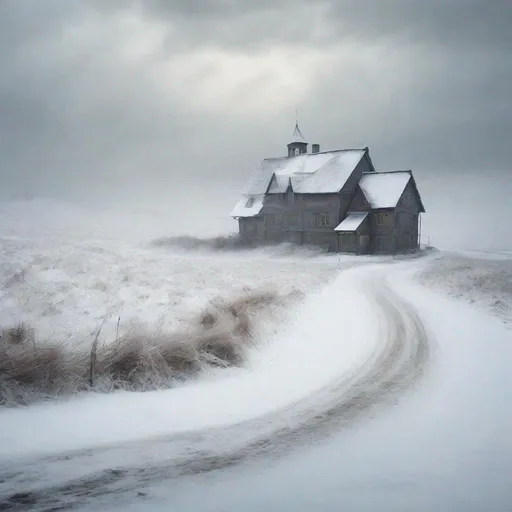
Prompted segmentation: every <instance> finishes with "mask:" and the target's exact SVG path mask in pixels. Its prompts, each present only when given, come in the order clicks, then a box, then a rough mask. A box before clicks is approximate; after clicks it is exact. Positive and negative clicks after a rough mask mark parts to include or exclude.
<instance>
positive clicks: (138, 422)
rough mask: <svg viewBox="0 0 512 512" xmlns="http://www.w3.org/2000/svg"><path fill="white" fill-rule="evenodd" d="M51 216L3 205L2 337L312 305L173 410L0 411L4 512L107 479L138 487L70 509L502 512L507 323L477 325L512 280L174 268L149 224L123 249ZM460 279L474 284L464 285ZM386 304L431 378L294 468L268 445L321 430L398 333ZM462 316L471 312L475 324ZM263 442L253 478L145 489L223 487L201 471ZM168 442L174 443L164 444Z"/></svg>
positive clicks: (406, 264) (289, 267) (173, 401)
mask: <svg viewBox="0 0 512 512" xmlns="http://www.w3.org/2000/svg"><path fill="white" fill-rule="evenodd" d="M50 206H51V205H47V206H46V207H44V206H43V205H39V207H38V206H37V205H34V204H32V205H30V207H26V208H23V205H20V204H18V205H6V204H2V205H0V243H1V245H2V253H1V256H0V279H1V284H2V292H3V295H2V298H0V300H1V301H3V302H2V303H1V304H2V305H1V307H0V311H1V313H2V315H4V319H3V321H7V320H9V319H12V318H13V317H15V316H16V317H22V318H23V319H25V320H27V321H28V322H30V323H31V324H32V325H34V327H35V328H36V330H37V331H38V332H42V333H45V335H47V334H52V335H53V337H54V338H56V339H65V338H66V336H67V337H71V338H74V337H75V338H80V339H83V338H87V336H88V335H89V333H90V332H91V331H93V330H94V329H95V328H96V327H97V322H98V320H99V319H103V318H104V317H105V315H107V316H108V315H111V316H112V318H117V316H118V315H119V316H122V318H123V319H124V318H126V319H127V320H126V321H127V322H128V319H129V318H131V319H134V320H138V321H142V322H144V323H147V324H148V325H150V326H153V327H156V326H158V325H160V324H161V323H162V322H163V325H164V328H172V326H174V325H178V324H179V323H180V322H184V321H186V318H187V316H188V315H190V314H192V313H194V312H197V310H198V309H201V308H202V307H203V306H204V304H205V303H206V302H208V300H209V299H211V298H213V297H217V296H223V297H229V296H231V295H233V294H236V293H238V292H240V291H243V290H244V289H246V288H247V287H248V288H259V287H261V286H268V285H272V286H273V287H274V288H276V289H278V290H281V291H282V293H286V292H288V291H292V290H293V289H295V288H297V287H298V289H299V291H302V292H304V293H305V297H304V298H303V299H302V300H301V301H300V303H299V304H298V306H296V307H294V308H284V309H280V310H278V311H276V313H277V314H276V315H275V317H273V319H272V320H271V321H268V322H267V321H266V320H265V321H264V320H263V319H262V321H261V325H259V326H258V330H257V339H256V343H255V345H254V347H253V348H251V351H250V355H249V359H248V361H247V365H246V366H245V367H243V368H238V369H232V370H222V371H220V372H218V373H214V374H212V375H208V376H203V377H202V378H200V379H198V380H195V381H191V382H187V383H184V384H183V385H182V386H180V387H178V388H175V389H172V390H162V391H159V392H148V393H128V392H118V393H113V394H110V395H96V394H87V395H82V396H77V397H73V398H70V399H68V400H66V401H63V402H60V403H55V402H54V403H51V404H39V405H33V406H30V407H25V408H18V409H0V424H1V425H2V429H0V504H1V503H2V501H1V500H2V499H4V497H5V496H7V495H10V494H13V493H15V492H24V491H27V490H30V489H33V488H34V489H38V488H40V489H45V490H48V489H49V490H50V492H49V495H50V498H52V499H53V498H54V497H55V499H57V498H58V494H59V492H58V491H59V489H60V488H59V485H62V486H63V489H64V502H65V503H67V502H68V501H71V500H73V499H74V496H75V494H74V491H73V487H68V486H67V485H68V484H69V482H70V481H79V479H81V478H85V477H87V476H90V475H92V476H93V477H97V476H99V477H100V478H97V480H94V485H102V483H101V482H102V478H101V477H102V476H107V477H108V476H109V475H110V474H111V473H109V472H108V471H112V474H114V473H113V471H114V470H116V469H117V468H121V469H123V468H130V467H135V468H137V469H138V470H140V471H139V473H136V474H135V476H131V477H130V479H127V480H126V481H125V480H122V481H120V482H115V481H114V482H113V483H108V481H107V482H106V483H105V487H102V488H101V489H94V487H92V488H91V489H85V490H84V489H80V492H81V495H80V497H79V498H78V502H73V503H71V505H70V506H72V507H73V508H75V509H77V510H78V509H80V510H91V511H92V510H107V511H115V510H124V511H136V510H140V511H143V510H144V511H146V510H149V511H159V510H162V511H164V510H187V511H190V512H194V511H203V512H207V511H214V510H246V511H248V512H252V511H259V510H262V509H267V510H296V511H298V512H302V511H304V512H305V511H308V510H325V511H330V510H357V511H371V510H379V511H382V512H388V511H389V512H391V511H397V510H415V511H418V512H427V511H431V510H449V511H453V512H463V511H464V512H479V511H481V510H492V511H493V512H494V511H496V512H505V511H508V510H509V509H510V502H511V501H512V490H511V488H510V481H511V480H512V438H511V437H510V432H511V431H512V415H510V403H511V401H512V374H511V372H510V366H511V364H512V336H511V331H510V329H509V328H507V326H505V325H503V322H502V319H501V318H493V317H492V316H490V315H488V314H487V313H486V311H487V307H486V304H487V301H488V297H491V296H492V295H493V294H495V295H496V296H497V297H498V298H499V299H500V300H503V299H506V298H507V297H508V295H507V293H508V292H507V289H506V288H505V285H504V282H503V279H502V278H503V276H506V275H508V274H507V272H509V270H507V269H509V261H510V260H507V259H501V260H498V259H496V260H488V261H487V260H483V259H473V258H470V257H468V256H467V255H466V256H465V257H464V258H463V257H462V256H460V255H458V256H456V257H455V256H453V255H450V254H444V253H437V254H434V255H433V256H432V257H429V258H418V259H416V260H414V259H412V260H408V259H407V258H403V259H397V260H395V261H394V262H393V261H392V260H391V259H389V258H388V259H384V258H383V259H379V258H358V257H345V256H339V255H336V256H335V257H329V256H322V257H311V255H308V256H305V255H304V254H305V253H304V254H303V253H301V252H300V251H298V252H295V253H290V254H284V253H278V252H275V251H274V252H272V251H269V250H256V251H243V252H227V253H218V252H214V251H210V252H208V251H195V252H190V251H189V252H187V251H183V250H182V251H176V250H173V249H170V248H169V247H166V246H160V247H155V246H152V245H150V244H148V241H150V240H151V239H152V238H156V237H157V236H162V232H165V231H166V229H167V228H166V224H167V222H166V219H158V218H153V223H150V222H148V223H147V224H146V223H144V226H140V230H139V228H137V229H133V226H134V225H136V224H134V223H132V222H129V221H128V220H126V219H125V221H124V222H125V223H126V225H127V229H120V228H119V225H118V223H117V218H115V217H113V219H114V220H113V221H112V219H111V221H112V225H110V227H109V226H107V222H106V220H107V217H106V216H101V219H100V218H99V217H98V216H97V215H94V214H92V213H91V212H88V211H80V210H79V209H76V208H68V207H62V206H58V207H57V206H55V207H50ZM38 208H40V211H38ZM52 219H53V220H52ZM100 220H101V222H100ZM156 224H158V225H156ZM130 226H132V229H131V231H130V229H128V228H129V227H130ZM129 235H131V238H130V237H129ZM142 235H143V236H142ZM167 235H169V233H167ZM116 237H117V238H116ZM458 258H462V259H458ZM370 262H371V263H373V264H372V265H367V264H368V263H370ZM454 265H459V268H460V267H466V270H464V271H463V273H462V275H461V274H459V273H458V272H457V271H456V270H454ZM432 269H434V272H433V273H432V272H431V270H432ZM298 276H299V278H298ZM450 276H453V281H454V282H453V283H451V282H449V279H448V278H449V277H450ZM475 276H476V277H477V278H476V279H474V277H475ZM125 279H128V281H125ZM420 281H421V282H422V284H421V285H420V284H419V282H420ZM443 281H448V285H449V288H450V289H454V288H456V287H459V288H460V287H461V283H462V284H463V285H464V283H466V282H469V283H471V286H470V287H469V288H465V290H466V291H465V292H464V293H462V294H461V295H460V298H462V299H463V300H456V299H455V298H454V297H447V296H446V293H448V292H449V290H448V288H443V287H441V286H439V283H441V282H443ZM98 283H100V284H99V285H98ZM379 286H384V288H382V290H383V291H386V290H387V293H386V294H385V296H386V297H387V300H390V301H392V303H393V304H394V306H395V307H396V309H397V311H398V312H401V313H402V314H405V312H406V311H409V313H408V314H409V315H412V316H414V314H415V313H416V312H417V315H418V318H419V319H420V321H421V322H422V323H423V325H424V326H425V329H426V332H427V334H428V339H429V342H430V344H429V354H430V358H429V362H428V365H427V367H426V369H425V372H424V374H423V376H422V377H421V378H420V379H419V380H417V381H415V383H414V385H413V386H412V387H411V388H409V389H407V390H405V391H404V392H403V393H401V394H400V395H398V396H396V397H394V398H393V403H388V402H387V401H383V402H382V403H381V404H379V405H378V406H376V407H375V409H373V410H372V411H371V412H369V413H367V414H362V415H360V416H358V417H357V418H356V419H352V420H347V421H345V422H341V423H340V424H333V426H332V428H331V429H330V430H329V431H328V432H327V435H325V436H321V435H320V434H319V433H317V432H316V431H315V429H314V428H311V429H309V430H308V429H307V428H306V434H307V437H302V436H297V437H296V438H295V437H293V436H291V446H290V447H289V448H290V451H284V450H283V451H281V447H280V441H279V438H278V437H277V438H274V437H272V433H273V432H276V431H277V429H279V428H281V427H282V428H284V432H287V430H286V428H289V429H290V432H292V433H293V432H294V431H293V429H294V428H295V427H296V426H297V425H301V424H303V423H304V422H306V425H307V419H308V418H309V417H310V416H309V415H311V414H314V413H315V411H317V409H316V408H320V409H318V410H319V411H320V412H322V411H323V412H325V411H327V412H326V414H327V416H329V414H328V413H329V411H330V410H331V409H330V407H331V406H332V402H331V400H333V399H335V398H336V397H333V396H332V395H331V394H330V391H329V390H330V389H331V386H332V385H333V383H334V384H335V383H338V382H340V381H341V382H343V379H344V377H346V376H347V375H351V374H352V373H353V372H354V371H356V370H357V369H359V368H361V366H360V365H361V364H362V363H365V362H367V361H368V357H369V355H370V354H373V351H374V350H376V349H378V348H379V346H380V345H381V344H382V340H383V335H384V333H385V332H386V331H387V329H388V328H389V327H390V326H391V327H392V321H393V319H392V318H391V317H390V316H388V315H386V314H385V312H384V310H381V309H380V308H379V303H378V302H377V303H376V302H375V296H374V292H375V290H377V291H378V290H379ZM452 287H454V288H452ZM454 296H455V295H454ZM468 297H474V298H477V299H478V300H475V302H474V303H473V304H472V305H470V304H468V303H467V300H468ZM4 305H5V307H4ZM48 305H52V306H53V308H50V310H49V311H47V310H46V309H45V308H47V307H48ZM479 308H480V309H479ZM107 332H108V329H107ZM397 332H398V331H397ZM371 385H377V383H376V382H373V381H372V383H370V387H371ZM325 390H327V391H325ZM262 432H263V433H265V434H266V435H268V436H269V437H268V439H269V441H268V443H267V445H266V448H267V450H268V451H267V452H266V454H265V456H263V457H258V458H257V459H254V460H252V458H251V457H250V452H249V454H248V455H247V454H245V455H244V453H245V452H243V451H242V452H241V453H242V456H243V457H242V458H244V457H245V458H244V460H246V462H245V463H244V464H240V463H239V462H238V460H237V459H236V458H235V459H234V461H231V463H232V464H234V466H231V467H230V466H229V465H227V467H226V468H224V469H217V470H216V471H212V472H206V473H204V474H193V471H191V472H189V473H188V476H175V475H173V474H172V472H171V471H166V470H165V466H163V468H164V469H163V470H162V469H160V470H159V471H157V473H156V477H155V478H154V479H150V478H149V477H148V478H147V479H144V478H146V477H147V476H148V475H149V476H150V475H151V474H152V473H151V470H152V469H153V467H156V469H157V470H158V468H159V466H158V464H160V463H163V462H165V463H170V462H172V461H174V460H176V461H177V464H180V463H181V462H180V461H185V462H186V461H187V460H188V459H187V457H190V456H191V454H193V455H195V456H197V457H201V456H204V457H206V459H207V462H208V460H209V461H210V462H209V463H210V464H212V466H213V467H215V465H214V462H212V461H211V459H208V457H209V456H211V454H212V453H213V455H215V454H216V453H220V454H223V453H225V452H227V450H228V449H230V448H231V447H233V446H235V447H242V448H243V447H246V446H247V445H248V443H250V442H251V441H253V440H254V439H259V436H261V435H262ZM279 432H280V433H281V431H279ZM178 433H180V434H181V435H182V436H183V437H182V438H179V437H176V438H175V437H173V436H172V434H178ZM235 434H236V435H235ZM180 439H182V441H181V442H180ZM136 441H140V442H139V443H137V442H136ZM98 447H99V448H100V449H97V448H98ZM80 449H85V451H83V452H73V450H80ZM237 453H238V452H237ZM42 456H44V457H45V458H39V457H42ZM47 456H50V457H47ZM162 461H163V462H162ZM185 462H184V463H183V465H185ZM153 463H154V464H157V463H158V464H157V465H156V466H152V464H153ZM207 467H208V466H207ZM102 471H103V472H104V473H101V472H102ZM121 473H122V472H121ZM107 480H108V478H107ZM59 504H60V503H55V507H54V508H57V506H58V505H59ZM52 507H53V505H52ZM35 509H36V510H37V505H36V507H35ZM39 509H41V510H42V509H45V508H43V507H42V506H41V507H40V508H39ZM48 509H50V507H46V510H48Z"/></svg>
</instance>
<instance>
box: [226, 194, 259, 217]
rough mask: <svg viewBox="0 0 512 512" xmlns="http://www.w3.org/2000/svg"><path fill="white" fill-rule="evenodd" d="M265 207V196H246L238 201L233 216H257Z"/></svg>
mask: <svg viewBox="0 0 512 512" xmlns="http://www.w3.org/2000/svg"><path fill="white" fill-rule="evenodd" d="M262 208H263V196H245V197H242V199H240V201H238V203H236V206H235V207H234V208H233V211H232V212H231V217H255V216H256V215H258V214H259V213H260V212H261V209H262Z"/></svg>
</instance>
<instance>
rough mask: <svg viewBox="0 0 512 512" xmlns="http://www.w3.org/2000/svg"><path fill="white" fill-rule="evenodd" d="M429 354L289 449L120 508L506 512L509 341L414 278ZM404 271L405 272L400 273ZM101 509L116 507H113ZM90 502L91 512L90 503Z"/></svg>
mask: <svg viewBox="0 0 512 512" xmlns="http://www.w3.org/2000/svg"><path fill="white" fill-rule="evenodd" d="M392 277H393V279H395V280H396V286H397V288H399V289H400V291H401V292H402V293H403V294H404V296H406V297H407V299H408V300H410V301H411V302H412V303H413V304H414V305H415V307H416V308H417V309H418V310H419V311H421V313H422V316H423V317H424V318H425V319H426V320H427V321H428V326H429V328H430V330H431V331H432V332H433V334H434V335H435V339H436V343H437V345H438V350H437V352H436V354H435V359H434V363H433V367H432V368H431V370H430V372H429V373H428V374H427V376H426V378H425V379H424V381H423V383H421V384H420V385H419V386H417V388H416V389H414V390H413V391H412V392H410V393H409V394H408V395H406V396H405V397H403V398H402V399H401V400H400V402H399V403H397V404H396V405H395V406H394V407H391V408H389V409H387V410H380V411H379V412H378V413H377V414H375V415H373V417H372V418H371V419H367V420H366V421H364V422H358V423H357V424H356V425H354V426H353V427H352V428H348V429H346V430H344V431H343V432H339V433H337V434H335V435H332V436H330V437H329V438H328V439H326V440H324V441H321V442H317V443H316V444H315V445H313V446H312V445H308V446H302V447H300V448H298V449H297V450H296V451H295V453H294V454H292V455H290V456H287V457H283V458H281V459H277V460H273V461H272V462H271V463H269V462H267V461H265V462H262V463H258V462H255V463H254V464H252V465H249V466H248V467H247V468H244V469H243V470H241V468H239V467H237V468H234V469H232V470H226V471H224V472H219V473H217V474H216V475H215V476H214V475H211V474H210V475H207V476H203V477H195V478H193V479H188V480H182V481H181V482H180V484H179V485H177V486H174V487H173V492H172V494H170V493H169V491H168V485H169V484H168V483H167V482H166V484H165V485H155V486H154V487H151V488H149V489H146V492H147V493H148V497H150V498H148V501H145V500H140V501H139V502H137V500H131V502H130V503H127V502H125V504H126V505H127V506H128V508H127V509H128V510H129V511H130V512H132V511H138V510H144V507H147V506H148V505H149V504H151V505H152V508H151V509H152V510H155V511H164V510H166V507H168V508H167V509H171V510H184V509H186V510H188V511H191V512H193V511H202V512H213V511H214V510H219V509H221V510H222V509H223V510H242V509H243V510H246V511H248V512H256V511H260V510H294V511H298V512H303V511H304V512H306V511H309V510H322V511H331V510H354V511H358V512H359V511H361V512H370V511H375V510H379V511H381V512H396V511H409V510H414V511H417V512H430V511H432V510H440V511H450V512H480V511H482V510H492V511H493V512H508V511H509V510H510V502H511V499H512V490H511V488H510V481H511V478H512V438H511V437H510V432H511V431H512V415H510V401H511V399H512V374H511V373H510V371H509V368H510V364H511V362H512V343H511V339H510V335H509V333H507V331H505V330H504V329H503V328H502V326H500V325H499V323H498V322H497V321H494V320H493V319H492V318H489V317H487V316H486V315H484V314H482V313H478V312H476V313H475V312H474V311H472V310H471V309H470V308H468V307H467V306H465V305H464V304H461V303H457V302H455V301H453V300H448V299H446V298H444V297H443V296H441V295H438V294H434V293H430V292H427V291H425V290H423V289H421V288H419V287H418V286H414V285H412V284H411V283H409V282H408V280H407V279H403V278H401V277H400V276H399V274H397V273H395V272H393V276H392ZM402 277H403V276H402ZM109 503H111V506H110V507H109V508H108V510H111V511H114V510H121V509H122V507H123V505H124V504H123V505H121V504H114V503H113V502H112V500H110V501H109ZM91 510H92V509H91Z"/></svg>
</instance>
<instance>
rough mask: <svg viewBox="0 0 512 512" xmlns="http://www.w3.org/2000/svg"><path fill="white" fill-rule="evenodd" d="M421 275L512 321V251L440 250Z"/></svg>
mask: <svg viewBox="0 0 512 512" xmlns="http://www.w3.org/2000/svg"><path fill="white" fill-rule="evenodd" d="M429 263H430V264H429V265H428V266H427V267H426V268H425V269H424V270H423V271H422V272H421V273H420V274H419V276H418V277H419V280H420V282H421V283H422V284H423V285H424V286H426V287H430V288H432V289H434V290H438V291H441V292H445V293H448V294H449V295H450V296H452V297H454V298H457V299H461V300H464V301H466V302H468V303H470V304H474V305H475V306H476V307H479V308H481V309H484V310H486V311H489V312H490V313H492V314H493V315H495V316H497V317H498V318H500V319H502V320H503V321H504V322H505V323H507V324H510V323H512V254H510V253H505V252H501V253H494V254H493V253H482V252H480V253H471V252H461V253H454V252H448V253H444V252H442V253H439V254H437V255H435V256H434V257H433V258H432V259H431V260H430V262H429Z"/></svg>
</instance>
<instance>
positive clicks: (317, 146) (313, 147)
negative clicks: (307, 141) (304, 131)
mask: <svg viewBox="0 0 512 512" xmlns="http://www.w3.org/2000/svg"><path fill="white" fill-rule="evenodd" d="M311 153H320V144H312V145H311Z"/></svg>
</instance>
